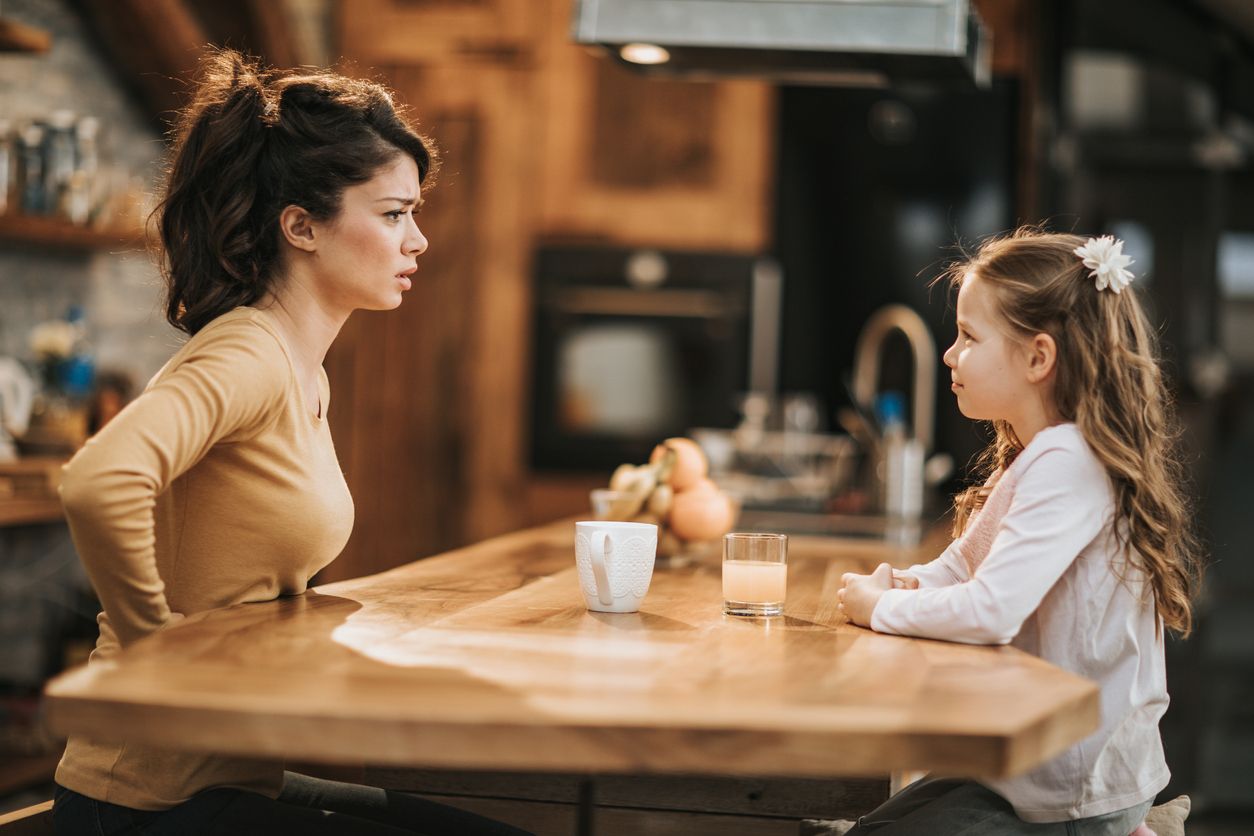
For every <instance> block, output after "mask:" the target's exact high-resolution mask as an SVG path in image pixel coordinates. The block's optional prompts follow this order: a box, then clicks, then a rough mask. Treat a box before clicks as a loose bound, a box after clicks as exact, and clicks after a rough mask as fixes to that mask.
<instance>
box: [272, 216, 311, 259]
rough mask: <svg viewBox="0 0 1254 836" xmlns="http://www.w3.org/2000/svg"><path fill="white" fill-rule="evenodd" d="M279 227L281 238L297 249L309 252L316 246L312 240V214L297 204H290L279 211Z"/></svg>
mask: <svg viewBox="0 0 1254 836" xmlns="http://www.w3.org/2000/svg"><path fill="white" fill-rule="evenodd" d="M279 229H281V230H283V238H284V239H285V240H286V241H287V243H289V244H291V245H292V246H293V247H295V248H296V249H298V250H304V251H305V252H307V253H311V252H313V251H314V250H316V249H317V248H318V246H317V243H316V242H315V240H314V223H313V216H312V215H310V214H309V212H308V211H306V210H305V209H302V208H301V207H299V206H296V205H291V206H288V207H286V208H285V209H284V210H283V211H282V212H280V213H279Z"/></svg>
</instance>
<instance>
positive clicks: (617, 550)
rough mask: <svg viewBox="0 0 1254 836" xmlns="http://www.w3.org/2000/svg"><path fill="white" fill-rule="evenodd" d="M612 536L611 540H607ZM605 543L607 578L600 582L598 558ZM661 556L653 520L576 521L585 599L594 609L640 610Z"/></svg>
mask: <svg viewBox="0 0 1254 836" xmlns="http://www.w3.org/2000/svg"><path fill="white" fill-rule="evenodd" d="M607 538H608V542H606V541H607ZM603 545H604V546H605V551H606V555H605V561H604V565H605V572H604V577H605V580H606V581H608V587H609V588H608V589H602V588H601V585H600V584H598V583H597V577H598V574H599V573H598V572H597V569H596V557H597V556H598V554H599V553H600V550H601V548H602V546H603ZM656 557H657V526H656V525H651V524H649V523H629V522H608V521H587V522H577V523H575V565H576V567H577V568H578V570H579V588H580V590H581V591H582V592H583V597H584V602H585V603H586V604H587V605H588V609H590V610H592V611H593V612H636V611H637V610H639V609H640V602H641V601H643V600H644V596H645V595H646V594H647V593H648V591H649V582H650V581H651V580H652V579H653V563H654V560H655V559H656Z"/></svg>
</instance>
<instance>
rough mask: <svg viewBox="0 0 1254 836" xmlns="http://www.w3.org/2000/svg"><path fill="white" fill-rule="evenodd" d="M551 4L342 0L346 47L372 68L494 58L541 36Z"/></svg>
mask: <svg viewBox="0 0 1254 836" xmlns="http://www.w3.org/2000/svg"><path fill="white" fill-rule="evenodd" d="M545 2H546V0H536V2H528V0H341V2H340V3H339V5H338V7H337V15H338V17H339V21H338V24H339V25H338V27H337V29H338V31H339V33H340V49H341V51H342V52H343V54H344V55H346V56H349V57H351V58H352V59H353V60H355V61H364V62H369V63H371V64H391V65H406V64H417V63H421V62H424V61H430V60H433V59H438V58H442V57H448V56H456V55H463V56H467V55H469V56H481V57H484V58H487V59H489V60H493V59H497V58H499V57H500V56H501V55H505V56H509V55H510V54H512V53H515V52H517V51H519V50H522V49H524V48H525V47H526V46H527V45H528V44H530V43H531V42H533V41H534V40H535V39H536V38H537V37H538V35H539V33H540V32H541V31H542V28H543V22H544V20H545V15H544V13H543V9H544V3H545ZM537 9H538V10H539V11H538V12H537Z"/></svg>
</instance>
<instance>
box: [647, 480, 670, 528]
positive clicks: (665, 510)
mask: <svg viewBox="0 0 1254 836" xmlns="http://www.w3.org/2000/svg"><path fill="white" fill-rule="evenodd" d="M674 500H675V489H674V488H672V487H671V486H670V485H665V484H663V485H658V486H657V487H656V488H654V489H653V493H651V494H649V502H648V509H649V513H650V514H654V515H655V516H657V518H658V519H661V520H665V519H666V515H667V514H669V513H670V512H671V503H672V502H674Z"/></svg>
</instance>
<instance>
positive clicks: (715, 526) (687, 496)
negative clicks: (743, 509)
mask: <svg viewBox="0 0 1254 836" xmlns="http://www.w3.org/2000/svg"><path fill="white" fill-rule="evenodd" d="M733 515H734V509H733V508H732V504H731V501H730V500H729V499H728V498H727V497H726V496H725V495H724V494H722V493H720V492H719V491H718V490H717V489H715V490H713V491H710V490H695V491H684V492H682V493H677V494H675V500H674V502H672V503H671V515H670V527H671V531H673V532H674V533H675V536H676V537H678V538H679V539H681V540H713V539H714V538H715V537H721V536H722V535H724V534H726V533H727V532H728V531H730V530H731V527H732V522H734V520H733V519H732V518H733Z"/></svg>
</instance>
